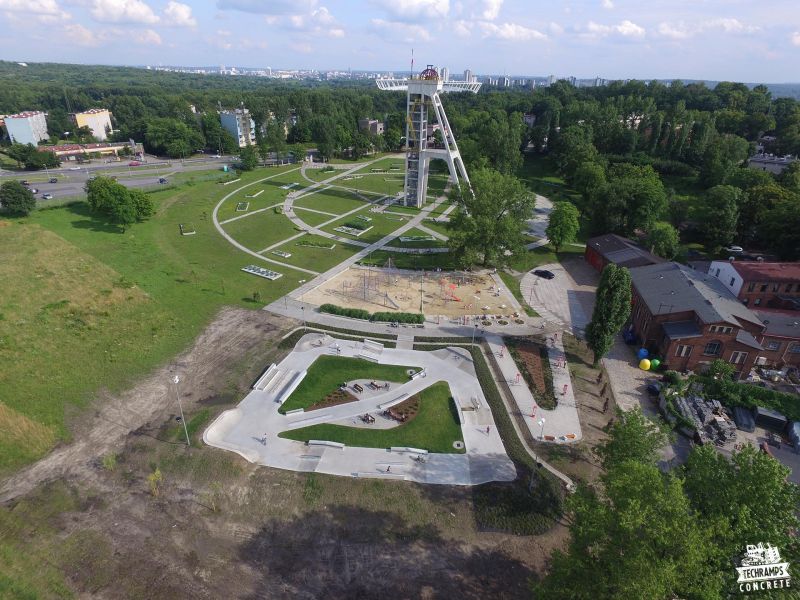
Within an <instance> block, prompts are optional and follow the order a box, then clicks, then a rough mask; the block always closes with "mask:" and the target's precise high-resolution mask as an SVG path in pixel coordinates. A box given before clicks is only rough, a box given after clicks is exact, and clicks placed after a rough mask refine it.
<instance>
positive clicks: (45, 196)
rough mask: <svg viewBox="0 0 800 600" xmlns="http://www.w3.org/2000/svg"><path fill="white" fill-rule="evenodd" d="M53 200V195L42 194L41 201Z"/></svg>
mask: <svg viewBox="0 0 800 600" xmlns="http://www.w3.org/2000/svg"><path fill="white" fill-rule="evenodd" d="M52 198H53V194H42V200H51V199H52Z"/></svg>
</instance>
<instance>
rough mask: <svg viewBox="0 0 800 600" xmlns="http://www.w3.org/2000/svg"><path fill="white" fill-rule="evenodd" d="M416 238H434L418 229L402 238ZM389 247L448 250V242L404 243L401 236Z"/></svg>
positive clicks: (412, 230)
mask: <svg viewBox="0 0 800 600" xmlns="http://www.w3.org/2000/svg"><path fill="white" fill-rule="evenodd" d="M414 236H424V237H432V236H431V234H430V233H427V232H425V231H422V230H421V229H417V228H416V227H414V228H412V229H409V230H408V231H406V232H405V233H404V234H403V235H402V237H414ZM389 245H390V246H396V247H398V248H446V247H447V242H444V241H442V240H439V239H434V240H433V241H431V240H428V241H418V242H403V241H400V236H398V237H396V238H394V239H393V240H392V241H391V242H389Z"/></svg>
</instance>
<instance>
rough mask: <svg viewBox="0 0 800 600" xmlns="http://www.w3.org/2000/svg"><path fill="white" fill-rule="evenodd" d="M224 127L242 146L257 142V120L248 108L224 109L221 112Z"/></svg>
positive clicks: (220, 118)
mask: <svg viewBox="0 0 800 600" xmlns="http://www.w3.org/2000/svg"><path fill="white" fill-rule="evenodd" d="M219 121H220V123H221V124H222V127H223V128H224V129H225V131H227V132H228V133H230V134H231V135H232V136H233V139H235V140H236V141H237V143H238V144H239V147H240V148H244V147H245V146H250V145H252V144H255V143H256V122H255V121H254V120H253V119H252V118H251V117H250V111H249V110H247V109H246V108H236V109H234V110H223V111H221V112H220V113H219Z"/></svg>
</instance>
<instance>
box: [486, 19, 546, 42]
mask: <svg viewBox="0 0 800 600" xmlns="http://www.w3.org/2000/svg"><path fill="white" fill-rule="evenodd" d="M480 28H481V30H482V31H483V37H485V38H495V39H499V40H506V41H510V42H522V41H528V40H546V39H547V36H546V35H545V34H544V33H542V32H541V31H537V30H536V29H531V28H530V27H524V26H523V25H518V24H516V23H501V24H499V25H497V24H495V23H485V22H484V23H480Z"/></svg>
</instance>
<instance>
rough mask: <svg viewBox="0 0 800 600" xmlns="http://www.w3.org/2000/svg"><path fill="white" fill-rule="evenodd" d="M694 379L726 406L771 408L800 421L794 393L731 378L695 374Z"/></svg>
mask: <svg viewBox="0 0 800 600" xmlns="http://www.w3.org/2000/svg"><path fill="white" fill-rule="evenodd" d="M694 380H695V381H698V382H700V383H702V384H703V393H704V394H705V395H707V396H708V397H709V398H713V399H715V400H719V401H720V402H722V403H723V404H725V405H726V406H731V407H733V406H744V407H745V408H755V407H757V406H761V407H763V408H771V409H772V410H777V411H778V412H780V413H782V414H784V415H785V416H786V418H787V419H790V420H792V421H800V404H798V402H797V396H795V395H794V394H785V393H783V392H776V391H775V390H769V389H767V388H762V387H758V386H756V385H751V384H749V383H738V382H736V381H730V380H717V379H714V378H713V377H705V376H702V375H695V376H694Z"/></svg>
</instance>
